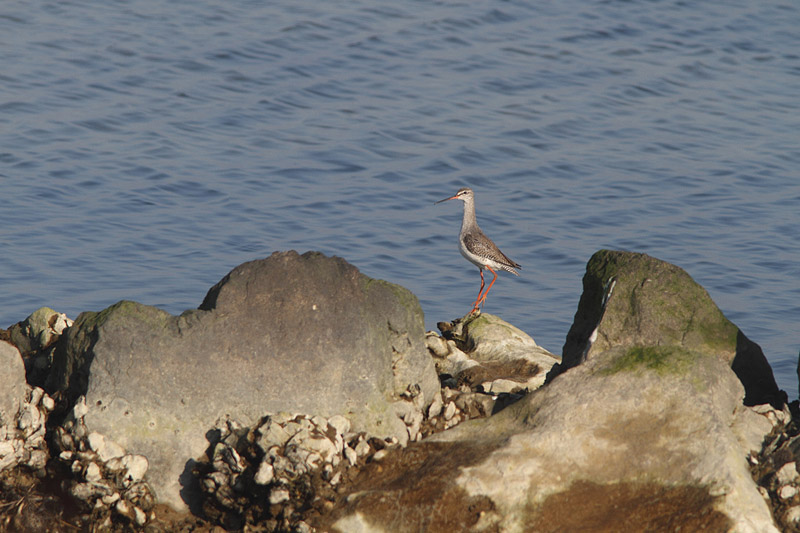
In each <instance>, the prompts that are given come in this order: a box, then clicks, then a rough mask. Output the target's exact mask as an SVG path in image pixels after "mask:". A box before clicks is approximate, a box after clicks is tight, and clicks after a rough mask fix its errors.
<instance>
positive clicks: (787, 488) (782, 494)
mask: <svg viewBox="0 0 800 533" xmlns="http://www.w3.org/2000/svg"><path fill="white" fill-rule="evenodd" d="M795 494H797V487H795V486H794V485H784V486H783V487H781V488H780V489H778V497H779V498H780V499H781V500H790V499H792V498H793V497H794V495H795Z"/></svg>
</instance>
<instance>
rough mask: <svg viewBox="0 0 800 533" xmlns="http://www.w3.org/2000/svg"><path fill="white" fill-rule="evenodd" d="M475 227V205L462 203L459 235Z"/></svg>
mask: <svg viewBox="0 0 800 533" xmlns="http://www.w3.org/2000/svg"><path fill="white" fill-rule="evenodd" d="M477 227H478V221H477V219H476V218H475V204H474V203H473V202H464V218H462V219H461V233H465V232H467V231H469V230H471V229H473V228H477Z"/></svg>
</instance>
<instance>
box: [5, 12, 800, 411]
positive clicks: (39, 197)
mask: <svg viewBox="0 0 800 533" xmlns="http://www.w3.org/2000/svg"><path fill="white" fill-rule="evenodd" d="M799 6H800V4H798V3H797V2H795V1H793V0H791V1H789V0H787V1H780V0H765V1H759V2H752V1H749V0H748V1H739V2H737V1H724V2H723V1H718V2H715V1H708V2H685V1H669V2H652V1H604V2H601V1H593V2H589V1H577V0H560V1H558V2H555V1H537V2H520V1H508V2H503V1H496V0H492V1H486V0H477V1H475V0H469V1H448V0H444V1H438V2H428V1H426V2H422V1H407V0H400V1H396V2H377V1H375V0H361V1H359V0H356V1H353V0H349V1H346V2H345V1H330V2H319V1H302V0H301V1H297V0H277V1H270V2H261V1H259V2H255V1H250V2H245V1H231V2H216V1H210V0H191V1H172V2H163V1H155V0H128V1H115V0H111V1H102V2H101V1H92V2H89V1H80V0H76V1H39V0H26V1H19V0H6V1H4V2H3V3H2V4H0V61H1V63H0V64H2V68H1V69H0V327H8V326H9V325H10V324H12V323H14V322H17V321H19V320H22V319H24V318H25V317H26V316H27V315H28V314H29V313H30V312H32V311H33V310H35V309H36V308H38V307H40V306H43V305H48V306H50V307H53V308H55V309H56V310H59V311H62V312H66V313H67V314H68V315H69V316H70V317H71V318H75V317H76V316H77V314H78V313H79V312H81V311H85V310H100V309H103V308H104V307H106V306H108V305H110V304H112V303H114V302H116V301H118V300H120V299H133V300H137V301H139V302H142V303H146V304H152V305H156V306H159V307H161V308H163V309H166V310H168V311H170V312H172V313H180V312H181V311H183V310H185V309H187V308H193V307H196V306H197V305H199V304H200V302H201V301H202V300H203V297H204V295H205V293H206V291H207V290H208V288H209V287H210V286H211V285H213V284H214V283H216V282H217V281H218V280H219V279H220V278H221V277H222V276H224V275H225V274H226V273H227V272H228V271H229V270H230V269H232V268H233V267H235V266H236V265H238V264H240V263H242V262H245V261H248V260H251V259H255V258H260V257H265V256H267V255H269V254H270V253H272V252H273V251H275V250H287V249H296V250H298V251H300V252H303V251H306V250H320V251H322V252H324V253H326V254H329V255H338V256H341V257H344V258H345V259H347V260H348V261H350V262H351V263H353V264H355V265H356V266H358V267H359V268H360V269H361V271H362V272H364V273H365V274H367V275H370V276H373V277H378V278H382V279H387V280H389V281H393V282H396V283H399V284H401V285H403V286H405V287H407V288H409V289H410V290H412V291H413V292H414V293H415V294H416V295H417V296H418V297H419V299H420V301H421V303H422V307H423V309H424V310H425V316H426V326H427V327H428V328H429V329H433V328H434V327H435V324H436V322H437V321H440V320H449V319H453V318H455V317H458V316H461V315H463V314H464V313H465V312H467V311H468V310H469V309H470V304H471V303H472V301H473V300H474V299H475V296H476V295H477V292H478V288H479V285H480V277H479V276H478V270H477V269H476V268H475V267H474V266H472V265H471V264H469V263H467V262H466V261H465V260H464V259H463V258H462V257H461V256H460V255H459V253H458V249H457V243H456V236H457V234H458V230H459V226H460V220H461V204H460V203H456V202H449V203H444V204H441V205H437V206H435V207H434V206H433V202H434V201H435V200H439V199H441V198H444V197H446V196H450V195H452V194H454V193H455V191H456V190H457V189H458V188H459V187H461V186H464V185H469V186H471V187H472V188H473V189H474V190H475V191H476V197H477V207H478V219H479V222H480V223H481V226H482V228H483V229H484V231H485V232H486V233H487V234H488V235H489V236H490V237H492V238H493V239H494V240H495V242H496V243H497V244H498V245H499V246H500V248H501V249H502V250H503V251H504V252H505V253H506V254H507V255H509V256H510V257H511V258H513V259H514V260H516V261H517V262H519V263H521V264H522V265H523V270H522V272H521V273H522V277H520V278H515V277H513V276H510V275H502V276H501V278H502V279H500V280H498V282H497V283H496V284H495V286H494V288H493V289H492V292H491V293H490V295H489V298H488V300H487V303H486V307H485V310H486V311H488V312H491V313H496V314H499V315H500V316H502V317H503V318H505V319H506V320H508V321H510V322H512V323H513V324H515V325H517V326H519V327H520V328H522V329H523V330H525V331H527V332H528V333H529V334H531V335H532V336H533V337H534V338H535V339H536V340H537V341H538V342H539V344H541V345H543V346H544V347H546V348H548V349H550V350H551V351H554V352H557V353H560V351H561V346H562V344H563V343H564V339H565V336H566V333H567V330H568V329H569V326H570V324H571V322H572V318H573V315H574V313H575V310H576V308H577V305H578V300H579V298H580V295H581V277H582V275H583V272H584V268H585V264H586V261H587V260H588V259H589V257H590V256H591V255H592V253H593V252H595V251H596V250H598V249H600V248H616V249H625V250H631V251H637V252H646V253H648V254H650V255H653V256H655V257H658V258H661V259H664V260H667V261H670V262H672V263H674V264H677V265H679V266H681V267H683V268H684V269H686V270H687V271H688V272H689V273H690V274H691V275H692V276H693V277H694V278H695V279H696V280H697V281H698V282H699V283H700V284H702V285H703V286H704V287H705V288H706V289H707V290H708V291H709V292H710V294H711V296H712V297H713V298H714V300H715V301H716V303H717V304H718V305H719V306H720V308H721V309H722V310H723V311H724V312H725V314H726V315H727V316H728V318H730V319H731V320H732V321H733V322H734V323H736V324H737V325H738V326H739V327H740V328H741V329H742V330H743V331H744V332H745V333H746V334H747V335H748V336H749V337H750V338H751V339H753V340H754V341H756V342H758V343H759V344H760V345H761V346H762V348H763V349H764V351H765V353H766V354H767V357H768V358H769V360H770V362H771V364H772V366H773V368H774V370H775V372H776V375H777V378H778V381H779V384H780V386H781V387H782V388H784V389H786V390H787V392H789V395H790V397H792V398H794V397H797V377H796V370H795V369H796V364H797V356H798V350H800V327H798V323H800V242H799V239H798V234H800V175H799V173H798V169H800V32H799V31H798V28H799V27H800V8H799Z"/></svg>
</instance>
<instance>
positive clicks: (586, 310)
mask: <svg viewBox="0 0 800 533" xmlns="http://www.w3.org/2000/svg"><path fill="white" fill-rule="evenodd" d="M620 349H623V350H628V357H627V358H623V359H621V360H620V362H619V363H618V364H622V363H623V362H624V365H623V366H622V367H620V368H623V367H628V366H631V365H632V366H637V365H645V366H646V365H656V366H657V367H661V365H662V363H665V362H666V361H669V360H671V359H670V357H666V355H668V354H676V353H681V354H684V355H683V356H682V357H704V356H713V357H717V358H719V359H721V360H723V361H725V362H726V363H727V364H729V365H730V366H731V367H732V368H733V370H734V371H735V372H736V374H737V376H738V377H739V379H740V381H741V382H742V384H743V385H744V387H745V391H746V393H747V397H746V399H745V403H747V404H748V405H753V404H755V403H767V402H768V403H772V404H773V405H776V406H777V405H781V404H782V403H783V402H784V401H785V397H786V394H785V393H784V392H783V391H780V390H779V389H778V386H777V384H776V383H775V378H774V376H773V373H772V369H771V368H770V366H769V363H768V362H767V360H766V357H764V354H763V352H762V351H761V348H760V347H759V346H758V345H757V344H755V343H754V342H752V341H750V340H749V339H748V338H747V337H746V336H745V335H744V334H743V333H742V332H741V331H740V330H739V328H738V327H736V325H735V324H733V323H732V322H731V321H730V320H728V319H727V318H726V317H725V315H724V314H723V313H722V311H720V309H719V308H718V307H717V305H716V304H715V303H714V301H713V300H712V299H711V296H709V294H708V292H707V291H706V290H705V289H704V288H703V287H702V286H700V285H699V284H698V283H697V282H696V281H695V280H693V279H692V277H691V276H690V275H689V274H688V273H687V272H686V271H685V270H683V269H682V268H680V267H677V266H675V265H672V264H670V263H667V262H665V261H661V260H659V259H656V258H654V257H651V256H649V255H647V254H642V253H634V252H624V251H614V250H600V251H598V252H596V253H595V254H594V255H593V256H592V257H591V259H590V260H589V262H588V263H587V265H586V274H585V275H584V277H583V294H582V295H581V299H580V303H579V304H578V310H577V312H576V313H575V319H574V321H573V323H572V327H571V328H570V330H569V333H568V334H567V340H566V343H565V344H564V349H563V363H562V365H561V367H560V368H559V369H558V372H563V371H565V370H567V369H569V368H572V367H574V366H577V365H579V364H581V363H582V362H584V361H586V360H589V359H592V358H595V357H603V358H604V357H611V355H610V353H611V351H612V350H620ZM604 354H606V355H604ZM615 357H616V356H615ZM659 361H660V362H659ZM612 366H613V365H612ZM668 367H669V365H666V366H665V367H664V368H668Z"/></svg>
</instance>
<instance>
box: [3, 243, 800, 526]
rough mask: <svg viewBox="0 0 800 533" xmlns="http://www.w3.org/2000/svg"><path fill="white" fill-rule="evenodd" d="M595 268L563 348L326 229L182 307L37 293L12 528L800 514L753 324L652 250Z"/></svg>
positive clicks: (787, 440)
mask: <svg viewBox="0 0 800 533" xmlns="http://www.w3.org/2000/svg"><path fill="white" fill-rule="evenodd" d="M583 283H584V291H583V295H582V296H581V300H580V303H579V304H578V310H577V312H576V315H575V321H574V323H573V326H572V328H571V329H570V331H569V333H568V335H567V340H566V343H565V346H564V350H563V359H562V357H560V356H557V355H554V354H552V353H550V352H548V351H547V350H545V349H543V348H541V347H540V346H538V345H537V344H536V342H535V341H534V340H533V338H531V337H530V336H529V335H527V334H526V333H525V332H522V331H521V330H519V329H518V328H516V327H514V326H513V325H511V324H508V323H506V322H504V321H503V320H502V319H500V318H499V317H497V316H494V315H491V314H488V313H484V314H478V315H468V316H465V317H463V318H460V319H457V320H454V321H452V322H442V323H439V325H438V327H439V330H440V331H439V332H438V333H437V332H424V330H423V327H422V323H423V321H422V312H421V309H420V307H419V303H418V302H417V300H416V297H414V295H413V294H411V293H410V292H408V291H407V290H405V289H403V288H402V287H399V286H397V285H393V284H391V283H387V282H384V281H380V280H373V279H370V278H367V277H366V276H364V275H363V274H361V273H359V272H358V270H357V269H355V268H354V267H352V266H351V265H349V264H348V263H346V261H344V260H342V259H340V258H329V257H325V256H323V255H322V254H318V253H311V252H309V253H306V254H303V255H299V254H297V253H295V252H282V253H276V254H273V255H272V256H271V257H269V258H267V259H264V260H259V261H252V262H250V263H245V264H243V265H240V266H239V267H237V268H236V269H234V270H233V271H231V273H230V274H228V276H226V277H225V278H223V280H221V281H220V282H219V283H218V284H217V285H215V286H214V287H212V288H211V289H210V290H209V293H208V294H207V295H206V297H205V299H204V301H203V303H202V304H201V305H200V306H199V307H198V309H196V310H190V311H187V312H185V313H183V314H182V315H180V316H177V317H176V316H172V315H169V314H168V313H164V312H163V311H160V310H158V309H156V308H152V307H149V306H143V305H141V304H137V303H135V302H120V303H119V304H115V305H114V306H111V307H110V308H108V309H106V310H103V311H101V312H99V313H95V312H87V313H82V314H81V315H80V316H78V317H76V319H75V321H74V322H73V321H72V320H70V319H69V318H67V317H65V316H64V315H63V314H60V313H58V312H56V311H54V310H51V309H47V308H43V309H40V310H37V311H35V312H34V313H33V314H31V316H29V317H28V318H27V319H25V320H23V321H22V322H20V323H18V324H15V325H13V326H11V327H10V328H9V329H8V330H0V367H2V369H3V371H2V372H0V391H2V392H0V530H8V531H153V532H155V531H176V532H177V531H187V532H188V531H252V532H256V531H265V532H267V531H269V532H271V531H297V532H312V531H338V532H349V531H354V532H355V531H398V532H400V531H498V532H499V531H510V532H514V531H561V532H563V531H577V530H591V531H621V530H624V529H628V530H632V531H640V530H641V531H644V530H647V531H675V530H678V529H680V530H681V531H699V530H704V531H737V532H762V531H763V532H771V531H800V475H799V474H798V471H797V468H796V463H797V459H798V455H800V436H798V434H800V423H798V421H799V420H800V418H798V413H797V402H796V401H795V402H793V403H792V404H791V405H790V404H787V402H786V400H787V398H786V394H785V393H784V392H783V391H780V390H779V389H778V387H777V385H776V384H775V380H774V378H773V375H772V370H771V369H770V367H769V365H768V363H767V361H766V358H765V357H764V355H763V353H762V352H761V349H760V348H759V347H758V345H757V344H755V343H754V342H752V341H751V340H749V339H748V338H747V337H746V336H745V335H744V334H743V333H742V332H741V331H740V330H739V329H738V328H737V327H736V326H735V325H733V324H732V323H730V321H728V320H727V319H726V318H725V317H724V315H723V314H722V313H721V312H720V311H719V309H718V308H717V307H716V305H714V303H713V301H711V299H710V297H709V296H708V294H707V292H706V291H705V290H704V289H703V288H702V287H700V286H699V285H697V284H696V283H695V282H694V281H693V280H692V279H691V277H689V276H688V274H686V273H685V272H684V271H683V270H681V269H680V268H678V267H676V266H674V265H670V264H668V263H665V262H663V261H659V260H657V259H654V258H652V257H649V256H646V255H644V254H634V253H629V252H614V251H608V250H601V251H600V252H597V253H596V254H595V255H594V256H593V257H592V258H591V259H590V260H589V262H588V264H587V272H586V276H585V277H584V280H583Z"/></svg>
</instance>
